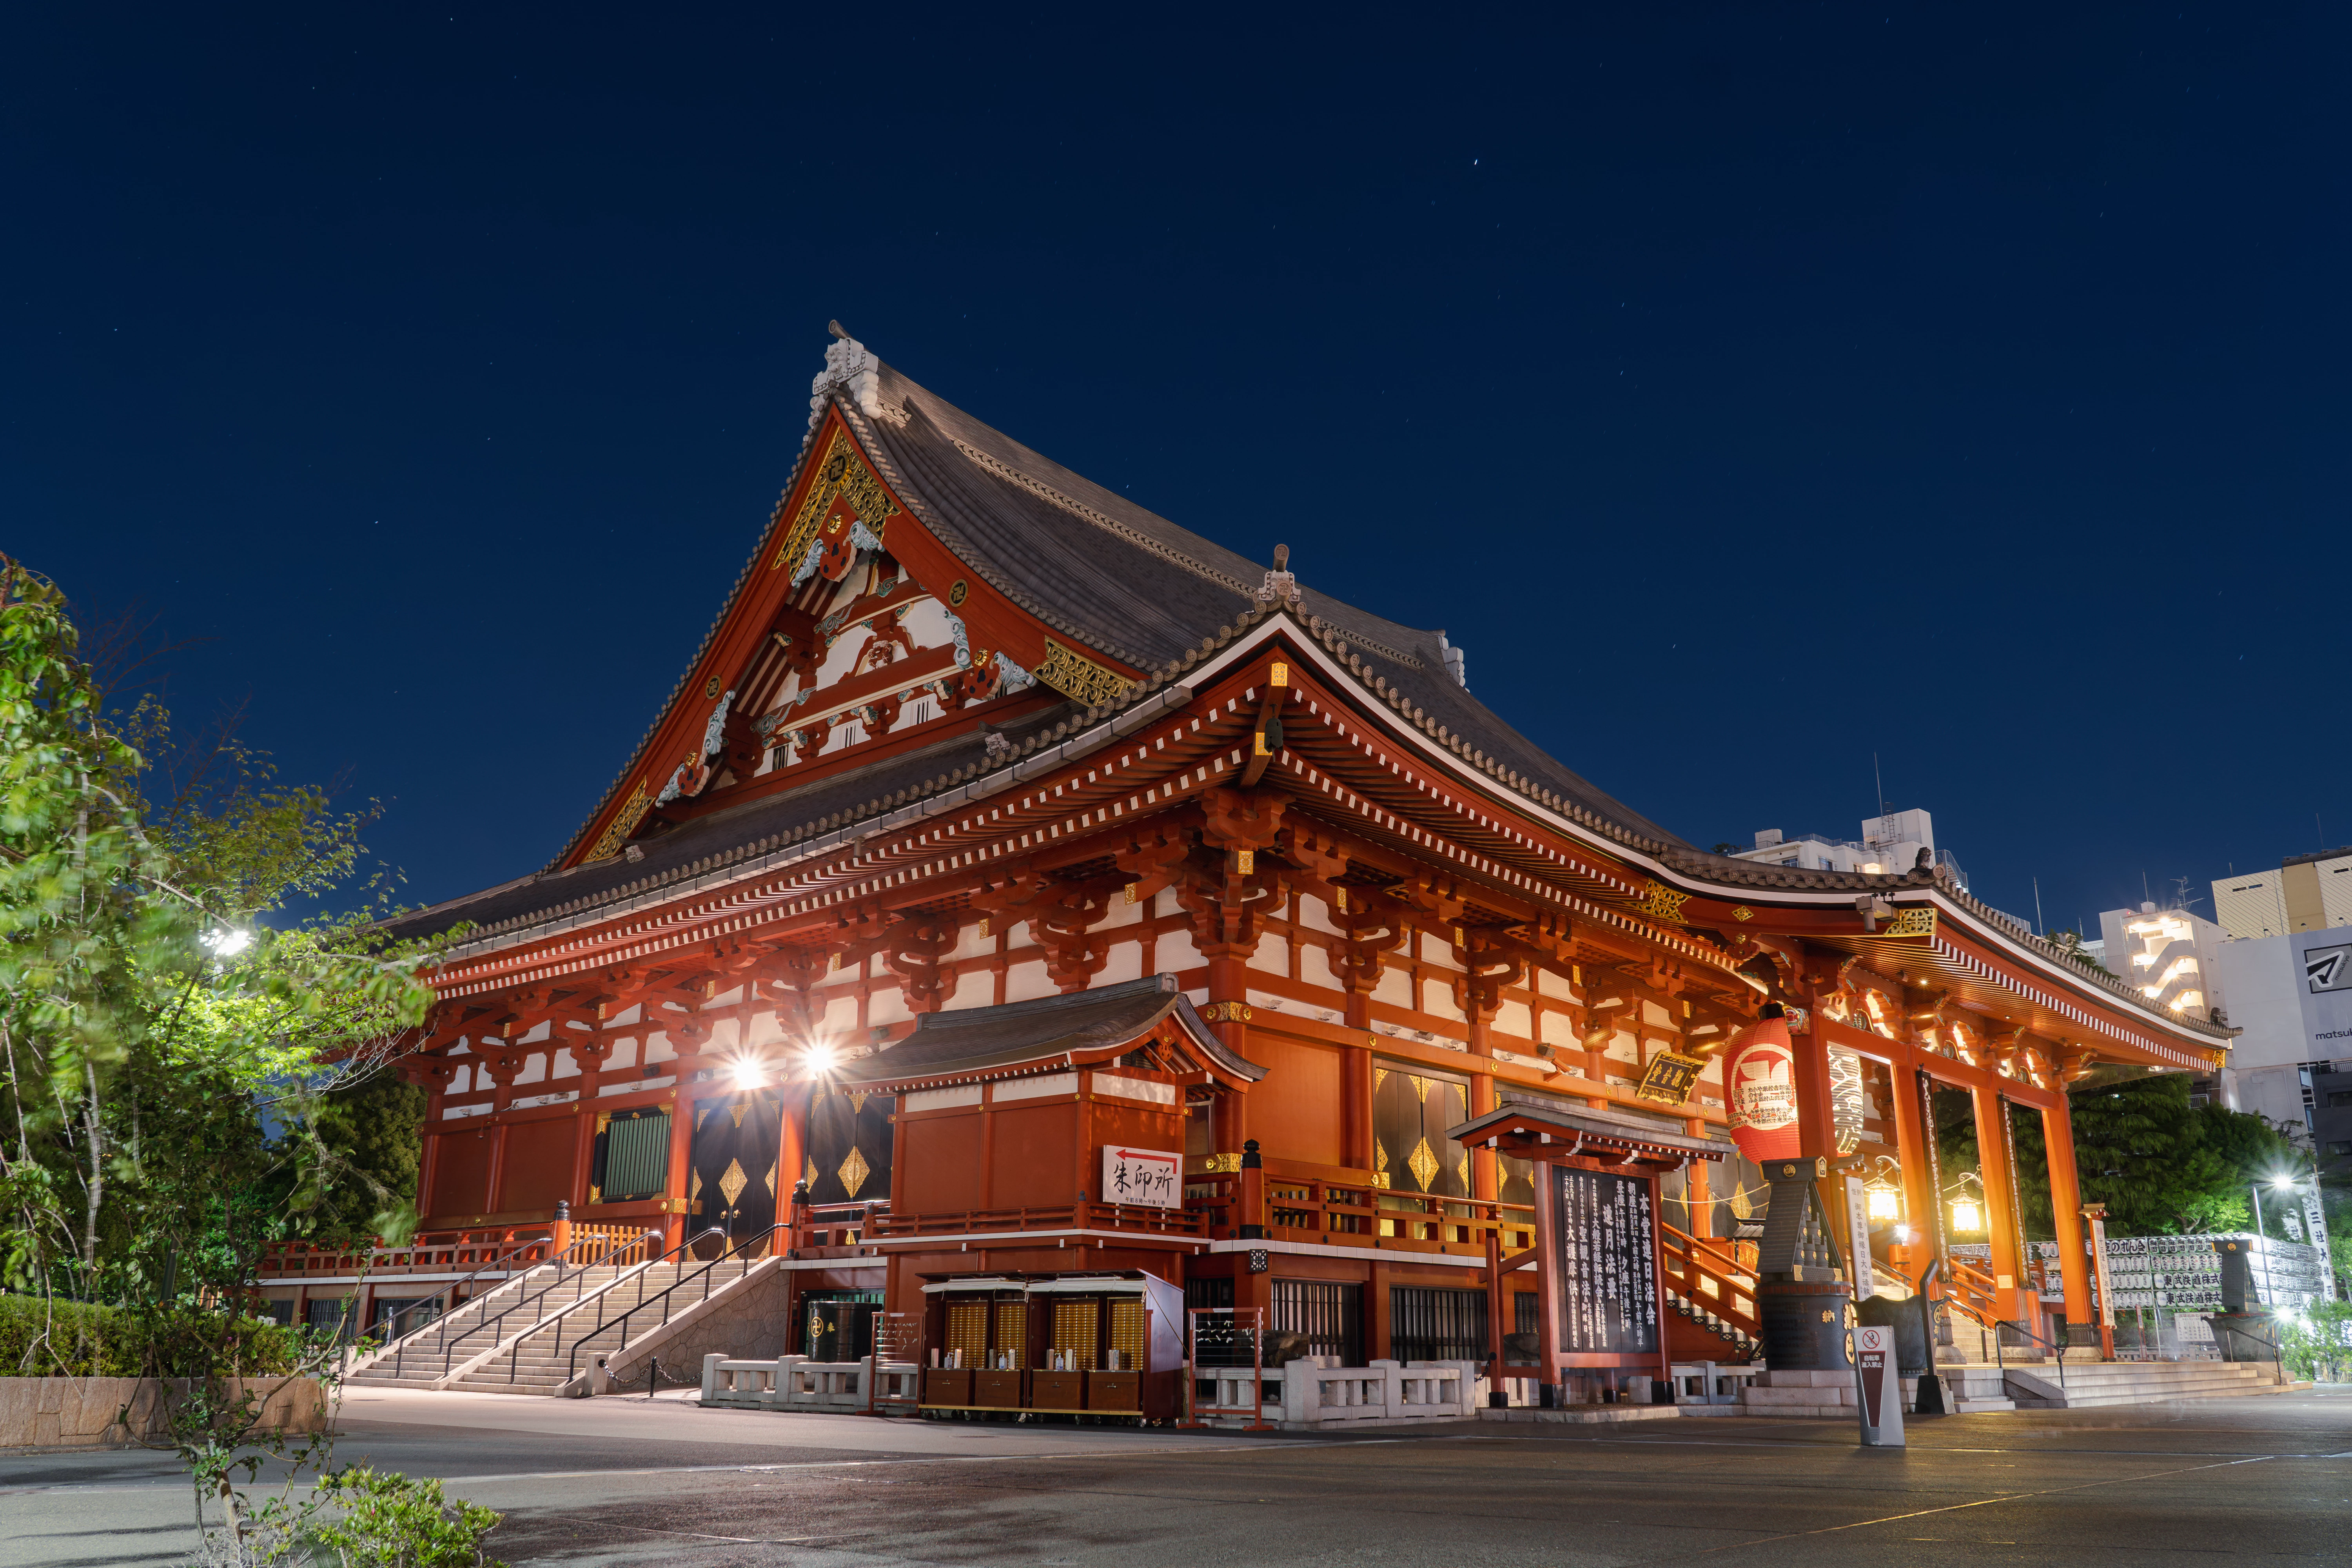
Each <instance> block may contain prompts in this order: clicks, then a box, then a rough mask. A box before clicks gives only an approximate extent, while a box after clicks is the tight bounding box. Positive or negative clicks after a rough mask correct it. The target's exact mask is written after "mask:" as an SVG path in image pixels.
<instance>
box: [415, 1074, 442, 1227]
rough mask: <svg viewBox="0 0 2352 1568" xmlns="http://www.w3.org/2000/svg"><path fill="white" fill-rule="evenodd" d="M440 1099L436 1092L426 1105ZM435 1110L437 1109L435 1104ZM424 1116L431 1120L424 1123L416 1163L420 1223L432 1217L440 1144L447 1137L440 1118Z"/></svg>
mask: <svg viewBox="0 0 2352 1568" xmlns="http://www.w3.org/2000/svg"><path fill="white" fill-rule="evenodd" d="M440 1098H441V1096H440V1094H439V1092H438V1091H437V1090H436V1092H435V1094H434V1096H433V1101H429V1102H428V1104H432V1103H434V1102H437V1101H438V1100H440ZM435 1109H438V1107H437V1104H436V1106H435ZM426 1114H427V1115H428V1116H431V1117H432V1119H431V1120H430V1121H427V1122H426V1123H425V1126H426V1128H427V1129H428V1131H426V1132H425V1141H424V1142H425V1147H424V1149H423V1151H422V1152H420V1154H419V1157H418V1159H417V1162H416V1217H417V1219H418V1220H419V1221H420V1222H421V1221H423V1220H426V1219H429V1218H431V1217H432V1215H433V1198H434V1192H433V1188H434V1184H435V1183H436V1182H437V1181H438V1180H439V1178H440V1172H441V1142H442V1140H443V1139H445V1138H446V1137H447V1136H448V1134H446V1132H443V1131H441V1130H440V1118H439V1117H437V1116H432V1112H431V1111H427V1113H426Z"/></svg>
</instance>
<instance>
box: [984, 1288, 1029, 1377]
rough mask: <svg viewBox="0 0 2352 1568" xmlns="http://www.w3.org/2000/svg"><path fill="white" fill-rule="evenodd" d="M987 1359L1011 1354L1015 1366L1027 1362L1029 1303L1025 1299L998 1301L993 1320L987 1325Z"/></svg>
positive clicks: (993, 1359)
mask: <svg viewBox="0 0 2352 1568" xmlns="http://www.w3.org/2000/svg"><path fill="white" fill-rule="evenodd" d="M988 1352H989V1360H990V1362H991V1363H994V1361H995V1359H996V1358H997V1357H998V1356H1000V1355H1007V1356H1011V1357H1012V1358H1013V1359H1012V1361H1011V1363H1010V1364H1011V1365H1012V1366H1013V1367H1015V1368H1019V1367H1025V1366H1027V1365H1028V1364H1029V1304H1028V1303H1027V1302H1026V1301H999V1302H998V1303H996V1317H995V1321H993V1322H992V1323H991V1324H990V1325H989V1334H988Z"/></svg>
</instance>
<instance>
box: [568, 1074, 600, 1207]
mask: <svg viewBox="0 0 2352 1568" xmlns="http://www.w3.org/2000/svg"><path fill="white" fill-rule="evenodd" d="M595 1167H596V1108H595V1105H594V1104H593V1102H592V1101H590V1100H587V1099H585V1098H584V1097H583V1099H582V1100H581V1101H580V1104H579V1107H578V1114H577V1115H575V1116H574V1117H573V1118H572V1192H571V1197H570V1199H569V1201H570V1203H571V1205H572V1208H574V1209H575V1210H577V1209H583V1208H585V1207H587V1206H588V1186H589V1184H590V1182H591V1181H593V1179H594V1177H595V1174H596V1168H595Z"/></svg>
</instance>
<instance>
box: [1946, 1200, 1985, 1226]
mask: <svg viewBox="0 0 2352 1568" xmlns="http://www.w3.org/2000/svg"><path fill="white" fill-rule="evenodd" d="M1952 1228H1953V1229H1954V1230H1958V1231H1969V1230H1982V1229H1983V1228H1984V1211H1983V1210H1982V1209H1979V1207H1977V1201H1976V1199H1974V1198H1958V1199H1955V1200H1954V1201H1953V1204H1952Z"/></svg>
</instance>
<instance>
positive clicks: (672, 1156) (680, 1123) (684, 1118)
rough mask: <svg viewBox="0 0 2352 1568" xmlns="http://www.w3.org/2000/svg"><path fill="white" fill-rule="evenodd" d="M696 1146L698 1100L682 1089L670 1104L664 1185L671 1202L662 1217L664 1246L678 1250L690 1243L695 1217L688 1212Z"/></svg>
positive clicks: (672, 1095) (672, 1098)
mask: <svg viewBox="0 0 2352 1568" xmlns="http://www.w3.org/2000/svg"><path fill="white" fill-rule="evenodd" d="M693 1143H694V1100H693V1098H692V1096H691V1095H688V1094H686V1093H682V1092H680V1091H679V1090H678V1089H672V1090H671V1091H670V1100H669V1177H668V1180H667V1181H666V1182H664V1183H663V1184H662V1193H663V1194H664V1195H665V1197H666V1198H667V1205H666V1207H667V1211H668V1212H667V1213H666V1214H665V1215H663V1216H662V1245H663V1247H665V1248H667V1247H676V1246H677V1244H678V1243H679V1242H681V1241H684V1240H685V1239H686V1231H687V1225H688V1221H689V1219H690V1218H691V1217H692V1216H690V1215H688V1214H687V1212H686V1183H687V1171H688V1168H689V1163H690V1152H691V1149H692V1146H693Z"/></svg>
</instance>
